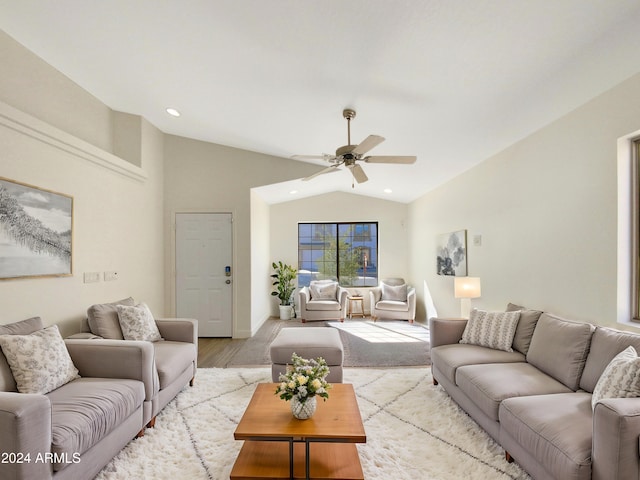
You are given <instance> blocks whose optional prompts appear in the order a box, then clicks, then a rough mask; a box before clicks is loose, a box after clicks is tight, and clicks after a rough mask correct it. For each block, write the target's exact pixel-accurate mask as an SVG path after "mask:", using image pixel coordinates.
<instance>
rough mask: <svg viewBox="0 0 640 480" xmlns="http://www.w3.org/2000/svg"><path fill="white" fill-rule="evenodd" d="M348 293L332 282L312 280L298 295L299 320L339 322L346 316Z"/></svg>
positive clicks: (303, 321)
mask: <svg viewBox="0 0 640 480" xmlns="http://www.w3.org/2000/svg"><path fill="white" fill-rule="evenodd" d="M348 296H349V292H348V291H347V289H345V288H342V287H341V286H340V285H339V284H338V282H336V281H334V280H313V281H311V283H310V285H309V286H308V287H302V289H300V292H299V293H298V300H299V301H298V305H299V306H300V320H301V321H302V323H305V322H306V321H307V320H310V321H313V320H340V321H341V322H344V317H345V316H346V315H347V297H348Z"/></svg>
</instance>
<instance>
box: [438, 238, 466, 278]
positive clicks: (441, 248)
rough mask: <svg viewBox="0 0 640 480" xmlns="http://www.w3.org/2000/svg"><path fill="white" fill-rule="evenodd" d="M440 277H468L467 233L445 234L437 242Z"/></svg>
mask: <svg viewBox="0 0 640 480" xmlns="http://www.w3.org/2000/svg"><path fill="white" fill-rule="evenodd" d="M437 250H438V251H437V259H436V261H437V269H438V275H451V276H455V277H466V276H467V231H466V230H459V231H457V232H451V233H445V234H443V235H439V236H438V242H437Z"/></svg>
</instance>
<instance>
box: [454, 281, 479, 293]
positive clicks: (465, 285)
mask: <svg viewBox="0 0 640 480" xmlns="http://www.w3.org/2000/svg"><path fill="white" fill-rule="evenodd" d="M454 296H455V298H478V297H479V296H480V278H479V277H455V278H454Z"/></svg>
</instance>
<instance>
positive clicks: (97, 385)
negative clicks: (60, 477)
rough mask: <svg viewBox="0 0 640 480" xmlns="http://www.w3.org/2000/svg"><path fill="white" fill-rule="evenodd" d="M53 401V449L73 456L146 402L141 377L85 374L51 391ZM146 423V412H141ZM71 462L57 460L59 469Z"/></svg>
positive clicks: (93, 443) (58, 452) (85, 448)
mask: <svg viewBox="0 0 640 480" xmlns="http://www.w3.org/2000/svg"><path fill="white" fill-rule="evenodd" d="M47 397H49V400H50V401H51V450H52V452H53V453H54V454H60V455H61V454H66V456H67V458H73V455H74V453H75V454H78V453H79V454H83V453H84V452H86V451H87V450H89V449H90V448H91V447H93V446H94V445H95V444H97V443H98V442H99V441H100V440H102V439H103V438H104V437H105V436H106V435H108V434H109V433H110V432H111V431H112V430H113V429H114V428H116V427H117V426H119V425H120V424H121V423H122V422H123V421H124V420H126V419H127V418H128V417H129V416H130V415H131V414H132V413H134V412H135V411H136V410H137V409H138V408H139V407H141V406H142V404H143V402H144V398H145V397H144V384H143V383H142V382H140V381H138V380H125V379H105V378H81V379H78V380H75V381H73V382H71V383H67V384H66V385H64V386H63V387H60V388H58V389H57V390H54V391H53V392H51V393H49V394H48V395H47ZM140 423H141V424H142V413H141V414H140ZM65 466H67V463H55V464H54V465H53V469H54V470H55V471H58V470H61V469H63V468H64V467H65Z"/></svg>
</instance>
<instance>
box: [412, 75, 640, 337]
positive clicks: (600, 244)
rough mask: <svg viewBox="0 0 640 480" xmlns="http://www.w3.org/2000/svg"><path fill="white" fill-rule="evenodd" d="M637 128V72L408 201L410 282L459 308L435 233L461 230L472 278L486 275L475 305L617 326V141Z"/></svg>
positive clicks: (453, 312) (455, 311) (450, 311)
mask: <svg viewBox="0 0 640 480" xmlns="http://www.w3.org/2000/svg"><path fill="white" fill-rule="evenodd" d="M639 128H640V75H637V76H635V77H632V78H631V79H629V80H628V81H626V82H624V83H623V84H621V85H619V86H618V87H616V88H614V89H612V90H611V91H609V92H607V93H605V94H603V95H601V96H599V97H598V98H596V99H594V100H593V101H591V102H589V103H587V104H586V105H584V106H582V107H580V108H578V109H576V110H575V111H573V112H571V113H570V114H568V115H566V116H565V117H563V118H560V119H559V120H557V121H555V122H553V123H552V124H550V125H548V126H547V127H545V128H543V129H541V130H539V131H538V132H536V133H534V134H533V135H531V136H529V137H527V138H525V139H523V140H522V141H520V142H518V143H516V144H515V145H513V146H511V147H509V148H508V149H506V150H505V151H503V152H501V153H499V154H497V155H495V156H494V157H492V158H489V159H488V160H487V161H485V162H483V163H482V164H480V165H478V166H476V167H475V168H473V169H471V170H469V171H468V172H466V173H465V174H463V175H461V176H459V177H457V178H456V179H454V180H452V181H451V182H449V183H447V184H446V185H443V186H441V187H440V188H438V189H436V190H434V191H432V192H431V193H429V194H427V195H424V196H423V197H421V198H420V199H419V200H417V201H415V202H413V203H412V204H411V205H410V208H409V212H410V213H409V218H410V222H409V223H410V225H411V228H410V235H409V238H410V240H409V241H410V251H411V253H410V257H411V278H412V281H414V282H416V283H418V282H420V283H422V282H423V281H424V280H426V281H427V282H428V284H429V288H430V290H431V292H432V295H433V297H434V300H435V303H436V307H437V308H438V313H439V315H440V316H457V315H459V312H460V307H459V300H456V299H454V298H453V279H452V278H450V277H440V276H438V275H436V274H435V239H436V236H437V235H438V234H440V233H445V232H450V231H454V230H460V229H467V231H468V236H469V248H468V259H469V265H468V266H469V275H471V276H479V277H480V278H481V281H482V298H479V299H475V300H472V306H477V307H480V308H487V309H503V308H504V307H505V306H506V304H507V302H516V303H519V304H521V305H525V306H528V307H531V308H539V309H543V310H549V311H553V312H555V313H557V314H559V315H563V316H566V317H569V318H573V319H577V320H583V321H591V322H595V323H598V324H602V325H611V326H618V327H620V325H619V324H616V271H617V270H616V261H617V252H616V248H617V238H616V232H617V218H616V212H617V203H616V202H617V178H616V141H617V139H618V138H619V137H621V136H624V135H627V134H629V133H630V132H635V131H637V130H638V129H639ZM477 234H481V235H482V246H480V247H476V246H473V244H472V238H473V236H474V235H477ZM419 291H420V293H421V294H422V291H421V290H419ZM421 298H422V297H421ZM419 303H420V308H421V313H422V316H423V317H424V308H423V306H422V302H421V301H420V302H419Z"/></svg>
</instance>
